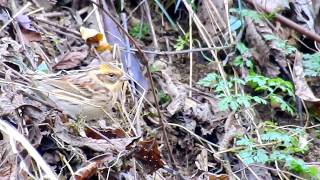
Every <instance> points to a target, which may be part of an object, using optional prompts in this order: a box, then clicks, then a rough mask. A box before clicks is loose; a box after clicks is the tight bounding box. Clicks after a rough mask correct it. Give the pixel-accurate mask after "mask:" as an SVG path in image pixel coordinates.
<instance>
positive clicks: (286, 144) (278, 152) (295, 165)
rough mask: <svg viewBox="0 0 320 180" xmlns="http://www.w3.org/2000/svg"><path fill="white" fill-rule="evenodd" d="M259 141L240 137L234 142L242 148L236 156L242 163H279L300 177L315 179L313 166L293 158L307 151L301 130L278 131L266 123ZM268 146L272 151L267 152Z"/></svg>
mask: <svg viewBox="0 0 320 180" xmlns="http://www.w3.org/2000/svg"><path fill="white" fill-rule="evenodd" d="M262 132H263V133H262V134H261V136H260V137H261V141H262V143H265V144H260V143H257V141H256V139H253V138H250V139H249V138H247V137H241V138H239V139H238V140H237V141H236V145H237V146H241V147H243V149H242V150H240V151H238V152H237V154H238V155H239V156H240V158H241V159H242V161H243V162H244V163H245V164H247V165H249V164H253V163H262V164H267V163H269V164H270V163H274V162H280V163H282V165H283V166H284V167H286V168H287V169H288V170H290V171H293V172H295V173H298V174H301V175H307V176H310V177H317V175H318V170H317V168H315V167H313V166H307V165H306V163H305V162H304V161H303V160H302V159H299V158H296V157H294V156H295V155H298V154H303V153H304V152H306V151H307V150H308V146H307V143H306V142H307V140H306V138H303V137H305V132H304V131H302V129H286V130H284V129H280V128H279V127H277V126H276V125H275V124H273V123H272V122H266V123H265V125H264V127H263V128H262ZM268 145H272V146H273V147H272V151H271V152H268V150H269V148H268Z"/></svg>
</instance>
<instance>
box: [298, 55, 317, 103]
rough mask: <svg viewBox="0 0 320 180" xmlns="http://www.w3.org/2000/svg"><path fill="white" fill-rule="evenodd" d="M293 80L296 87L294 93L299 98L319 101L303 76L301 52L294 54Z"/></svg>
mask: <svg viewBox="0 0 320 180" xmlns="http://www.w3.org/2000/svg"><path fill="white" fill-rule="evenodd" d="M293 82H294V86H295V89H296V95H297V96H298V97H299V98H301V99H303V100H305V101H311V102H318V101H320V99H319V98H317V97H316V96H315V95H314V94H313V92H312V90H311V88H310V87H309V85H308V83H307V81H306V79H305V77H304V73H303V65H302V54H301V53H298V52H297V53H296V55H295V61H294V65H293Z"/></svg>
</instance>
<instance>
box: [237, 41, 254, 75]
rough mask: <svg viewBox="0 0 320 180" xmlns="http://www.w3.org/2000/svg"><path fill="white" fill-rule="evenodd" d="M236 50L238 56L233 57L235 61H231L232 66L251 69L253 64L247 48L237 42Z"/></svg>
mask: <svg viewBox="0 0 320 180" xmlns="http://www.w3.org/2000/svg"><path fill="white" fill-rule="evenodd" d="M236 48H237V50H238V51H239V53H240V55H238V56H236V57H235V59H234V60H233V65H235V66H238V67H247V68H249V69H252V68H253V63H252V60H251V55H250V53H249V49H248V48H247V46H246V45H245V44H243V43H242V42H239V43H237V44H236Z"/></svg>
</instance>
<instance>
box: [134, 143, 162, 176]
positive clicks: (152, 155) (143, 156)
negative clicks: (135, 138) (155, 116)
mask: <svg viewBox="0 0 320 180" xmlns="http://www.w3.org/2000/svg"><path fill="white" fill-rule="evenodd" d="M133 156H134V157H135V158H136V159H137V161H138V162H140V164H141V165H142V167H143V169H144V171H145V172H146V173H147V174H151V173H154V172H155V171H157V170H158V169H160V168H163V166H164V162H163V161H162V159H161V156H160V151H159V148H158V144H157V142H156V141H155V139H150V140H145V141H140V142H138V143H137V145H136V146H135V147H134V152H133Z"/></svg>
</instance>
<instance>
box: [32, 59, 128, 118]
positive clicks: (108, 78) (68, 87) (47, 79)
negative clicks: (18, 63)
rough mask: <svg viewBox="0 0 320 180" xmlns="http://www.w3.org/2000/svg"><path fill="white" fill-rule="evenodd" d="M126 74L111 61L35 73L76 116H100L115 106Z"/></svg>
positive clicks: (48, 93)
mask: <svg viewBox="0 0 320 180" xmlns="http://www.w3.org/2000/svg"><path fill="white" fill-rule="evenodd" d="M125 80H126V76H125V75H124V73H123V71H122V70H121V69H120V68H118V67H115V66H113V65H111V64H101V65H99V66H98V67H95V68H92V69H88V70H84V71H76V72H73V73H70V74H66V75H60V76H57V77H56V76H34V77H33V78H32V81H33V83H34V86H35V89H36V91H37V92H41V94H42V96H45V97H46V98H48V99H49V100H51V101H52V102H53V103H54V104H56V105H57V107H58V108H59V109H61V110H63V111H64V112H65V113H67V114H68V115H70V116H71V117H73V118H76V117H79V116H81V117H85V119H99V118H103V117H106V116H107V114H108V112H110V111H111V109H112V107H114V105H115V103H116V101H117V99H118V96H119V94H120V92H121V88H122V86H123V83H124V81H125Z"/></svg>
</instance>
